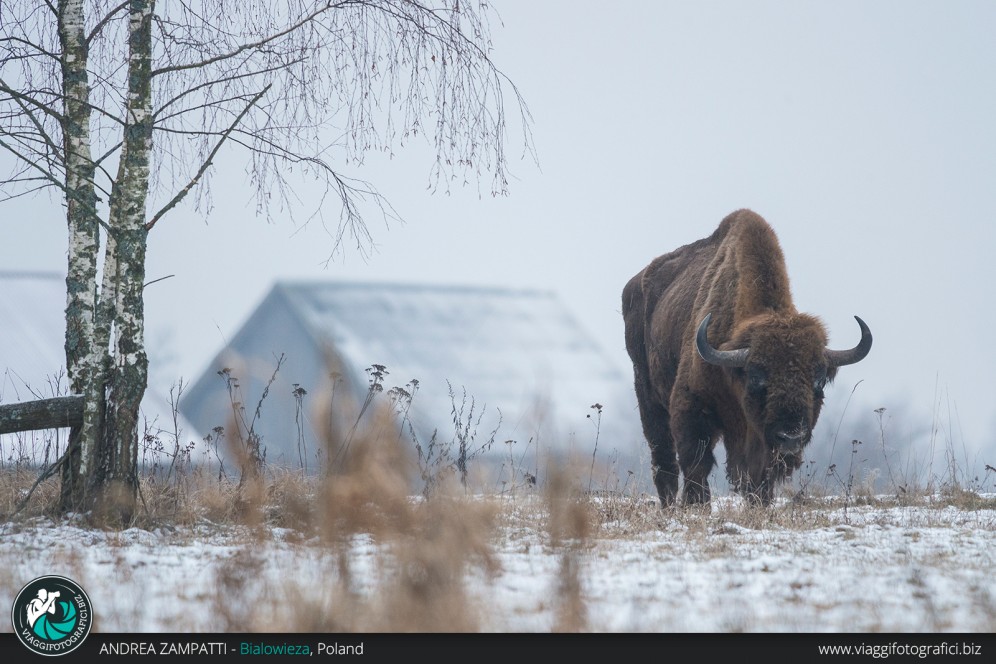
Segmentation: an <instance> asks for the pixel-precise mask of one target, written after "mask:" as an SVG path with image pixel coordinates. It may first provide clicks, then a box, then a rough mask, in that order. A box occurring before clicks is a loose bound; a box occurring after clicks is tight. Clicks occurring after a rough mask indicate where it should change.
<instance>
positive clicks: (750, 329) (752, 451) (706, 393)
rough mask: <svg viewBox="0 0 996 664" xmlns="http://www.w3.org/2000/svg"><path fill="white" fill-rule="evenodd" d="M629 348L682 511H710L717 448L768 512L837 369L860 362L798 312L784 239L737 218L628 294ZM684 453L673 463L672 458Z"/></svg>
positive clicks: (666, 498) (665, 492) (664, 494)
mask: <svg viewBox="0 0 996 664" xmlns="http://www.w3.org/2000/svg"><path fill="white" fill-rule="evenodd" d="M622 299H623V317H624V318H625V327H626V350H627V351H628V352H629V356H630V358H631V359H632V360H633V372H634V378H635V385H636V396H637V402H638V404H639V408H640V419H641V420H642V423H643V431H644V434H645V435H646V438H647V442H648V443H649V445H650V454H651V462H652V464H653V477H654V484H655V485H656V486H657V493H658V495H659V496H660V500H661V504H662V505H665V506H667V505H673V504H674V502H675V499H676V495H677V492H678V473H679V468H680V472H681V473H682V474H683V475H684V478H685V481H684V488H683V491H682V496H683V502H684V503H685V504H693V503H706V502H708V501H709V482H708V476H709V472H710V471H711V470H712V468H713V466H714V465H715V462H716V461H715V458H714V457H713V452H712V451H713V448H714V447H715V446H716V443H717V442H718V441H719V439H720V438H722V439H723V443H724V444H725V446H726V457H727V464H726V474H727V477H728V478H729V480H730V483H731V485H732V486H733V487H734V488H735V489H736V490H737V491H738V492H739V493H741V494H742V495H745V496H747V497H748V499H750V500H751V501H752V502H759V503H761V504H763V505H767V504H768V503H770V502H771V498H772V492H773V490H774V487H775V486H776V485H777V483H778V482H780V481H781V480H784V479H785V478H787V477H789V476H790V475H791V474H792V471H793V470H795V469H796V468H798V467H799V466H800V464H801V463H802V450H803V447H804V446H805V445H806V444H807V443H808V442H809V439H810V438H811V437H812V432H813V426H814V425H815V424H816V420H817V418H818V417H819V414H820V408H821V407H822V405H823V388H824V386H825V385H826V384H827V382H829V381H831V380H833V378H834V376H835V374H836V373H837V368H838V367H841V366H843V365H845V364H853V363H855V362H859V361H860V360H862V359H863V358H864V357H865V356H866V355H867V354H868V351H869V350H870V349H871V345H872V336H871V332H870V331H869V329H868V326H867V325H865V323H864V321H862V320H861V319H860V318H858V317H857V316H855V319H856V320H857V321H858V325H859V326H860V327H861V341H860V342H858V345H857V346H855V347H854V348H852V349H851V350H829V349H827V333H826V329H825V328H824V326H823V323H822V322H821V321H820V320H819V319H818V318H816V317H814V316H810V315H807V314H801V313H799V312H798V311H796V308H795V305H794V304H793V303H792V295H791V292H790V291H789V280H788V274H787V272H786V270H785V259H784V256H783V255H782V250H781V247H780V246H779V244H778V238H777V237H776V236H775V233H774V231H773V230H772V229H771V227H770V226H769V225H768V224H767V222H766V221H765V220H764V219H762V218H761V217H760V216H759V215H757V214H755V213H754V212H752V211H750V210H738V211H736V212H734V213H733V214H731V215H729V216H728V217H726V218H725V219H724V220H723V221H722V223H721V224H720V225H719V228H717V229H716V231H715V232H714V233H713V234H712V235H711V236H710V237H708V238H705V239H703V240H699V241H697V242H693V243H691V244H689V245H686V246H684V247H681V248H679V249H676V250H674V251H672V252H671V253H669V254H664V255H663V256H660V257H658V258H656V259H654V260H653V261H651V263H650V264H649V265H648V266H647V267H645V268H644V269H643V270H641V271H640V272H639V273H638V274H636V275H635V276H634V277H633V278H632V279H630V280H629V283H627V284H626V287H625V288H624V289H623V298H622ZM676 455H677V458H676Z"/></svg>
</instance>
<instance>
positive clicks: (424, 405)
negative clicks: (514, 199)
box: [181, 281, 642, 454]
mask: <svg viewBox="0 0 996 664" xmlns="http://www.w3.org/2000/svg"><path fill="white" fill-rule="evenodd" d="M278 319H279V321H280V323H279V325H278V324H277V323H276V320H278ZM288 319H290V320H288ZM295 327H300V328H301V329H302V330H303V331H304V334H303V338H305V339H307V340H308V341H307V345H309V346H310V348H308V349H302V348H299V347H298V346H299V345H300V344H298V343H297V342H295V341H294V340H295V339H297V337H296V336H295V334H296V331H295ZM303 353H307V354H310V356H311V359H310V360H308V363H310V365H312V366H313V365H314V364H315V363H316V362H319V363H320V362H323V361H325V359H326V358H327V361H328V362H329V366H328V367H327V369H328V371H326V372H325V373H330V372H338V373H341V374H343V375H344V377H345V378H346V380H347V382H349V383H351V389H352V390H353V392H354V395H355V396H357V397H358V398H362V395H363V393H365V391H366V390H367V388H368V384H369V383H368V380H369V375H368V373H366V370H367V369H368V368H370V367H372V366H373V365H382V366H383V367H385V369H386V372H387V375H386V376H385V377H384V380H383V387H384V390H385V391H388V390H390V389H391V388H392V387H403V388H405V389H406V390H408V391H411V387H412V384H411V381H412V379H415V380H417V381H418V390H417V392H415V394H414V399H413V402H412V413H411V416H412V418H413V419H414V420H415V423H416V425H417V426H419V427H421V428H422V430H423V431H430V432H431V431H432V430H433V429H436V430H440V431H441V432H442V433H443V435H445V433H446V432H447V431H448V432H450V433H452V431H453V428H454V424H453V418H454V410H455V409H456V410H457V412H458V413H459V409H460V407H461V405H462V406H463V408H464V412H463V415H464V416H465V417H466V416H468V415H469V414H470V413H469V409H470V400H473V404H474V408H475V411H474V419H475V421H476V419H477V417H478V416H479V415H482V414H483V416H484V417H483V419H482V420H481V424H480V426H479V431H480V432H481V433H483V432H485V431H490V430H491V429H492V428H494V427H496V426H498V416H499V411H500V418H501V419H500V432H499V434H498V436H499V441H504V440H506V439H516V440H518V441H521V442H526V441H527V440H528V439H529V438H530V437H532V436H534V435H535V434H536V433H538V431H537V430H538V428H539V427H540V426H542V427H544V431H543V433H545V434H548V435H554V436H557V437H558V438H560V439H561V443H565V442H566V441H567V439H568V438H569V437H571V436H573V435H575V434H580V435H583V436H585V438H586V439H593V437H594V434H595V428H594V426H593V425H592V423H593V421H594V420H593V419H591V418H589V417H588V416H589V415H592V416H594V415H596V412H595V411H594V410H593V409H592V408H591V406H592V405H594V404H596V403H599V404H602V405H603V407H609V406H610V405H611V408H612V409H614V412H613V415H614V416H615V417H614V424H616V425H621V426H622V428H623V429H626V430H627V431H628V432H629V433H630V434H632V435H631V436H630V438H631V439H632V440H638V441H641V442H642V438H641V437H640V434H639V431H638V417H637V416H636V412H635V410H631V409H632V406H633V404H635V400H632V396H631V393H632V385H631V381H630V379H629V378H628V377H627V376H626V374H625V373H624V371H623V370H622V369H621V368H620V367H617V366H615V365H614V364H613V363H612V362H611V361H610V360H609V359H608V356H607V355H606V354H605V353H604V352H603V350H602V349H601V348H600V347H599V346H598V345H597V344H596V343H595V342H594V340H593V339H592V337H591V336H589V335H588V334H587V333H586V332H585V331H584V330H583V329H582V328H581V327H580V325H579V324H578V322H577V320H576V319H575V318H574V317H573V316H572V315H571V313H570V312H569V311H568V310H567V308H566V307H565V306H564V304H563V303H562V302H561V301H560V300H559V299H558V298H557V297H556V295H555V294H553V293H552V292H549V291H542V290H522V289H510V288H499V287H474V286H452V285H420V284H393V283H354V282H333V281H281V282H278V283H277V284H275V286H274V287H273V289H272V291H271V292H270V294H269V295H268V296H267V297H266V298H264V300H263V302H262V303H261V304H260V306H259V307H258V308H257V309H256V311H255V312H254V313H253V315H252V316H251V317H250V318H249V320H248V321H247V322H246V324H245V325H244V326H243V327H242V329H241V330H240V331H239V332H238V333H237V334H236V335H234V336H233V337H232V341H231V342H230V344H229V346H228V348H227V349H226V350H224V351H222V353H220V354H219V356H218V358H217V359H216V360H215V362H213V363H212V364H211V366H210V367H209V368H208V369H207V371H205V373H204V375H203V376H202V377H201V378H200V379H199V380H198V381H197V382H196V383H194V385H193V387H192V388H191V389H190V390H189V391H188V392H187V393H186V396H185V398H184V400H183V401H182V402H181V410H183V412H184V413H185V414H186V415H187V417H188V419H189V420H190V421H192V422H193V423H194V424H195V425H200V426H210V424H211V423H210V421H209V420H205V417H206V416H205V415H204V413H202V412H201V413H199V412H196V411H198V410H199V409H201V408H203V406H204V403H205V402H206V401H205V400H206V396H207V394H208V393H209V392H211V391H214V392H215V393H217V392H218V391H222V390H223V388H224V385H223V383H222V381H221V380H219V377H218V376H217V375H216V374H217V372H218V370H219V369H220V368H222V367H224V366H228V364H229V363H230V361H231V360H230V358H232V357H236V356H237V357H241V358H243V359H246V358H252V359H253V360H255V361H256V364H257V366H259V364H260V362H262V363H263V365H264V368H263V369H261V373H262V375H261V376H257V377H256V380H257V386H256V388H255V390H254V392H255V394H248V395H246V397H245V398H246V401H247V402H252V403H248V405H250V406H251V405H252V404H253V403H254V402H253V401H252V400H253V399H254V398H256V396H257V395H258V393H259V390H260V382H259V381H260V380H261V379H262V381H263V383H265V379H266V378H268V376H269V373H268V371H267V370H266V369H265V362H266V361H267V360H269V362H270V366H269V369H270V371H272V369H273V358H275V357H277V356H279V355H280V354H285V355H287V361H288V362H287V368H285V369H283V370H281V373H283V374H284V375H285V378H286V380H288V381H293V383H294V384H300V385H302V386H304V387H305V388H306V389H308V390H309V391H313V390H314V388H315V387H316V386H315V385H311V384H309V380H314V379H313V378H312V379H309V378H307V377H305V376H304V375H303V374H304V373H306V368H307V367H306V366H305V365H302V364H298V365H297V368H295V361H298V362H300V355H301V354H303ZM295 372H296V373H295ZM241 378H244V376H243V377H241ZM243 386H244V385H243ZM283 391H287V392H289V391H290V388H289V387H287V386H286V385H285V386H280V387H277V386H276V384H275V387H274V390H271V394H272V393H273V392H277V393H278V394H279V393H281V392H283ZM464 396H466V398H467V402H466V403H464V401H463V400H464ZM289 402H290V400H289V399H286V400H285V402H284V403H289ZM623 404H625V406H624V405H623ZM269 407H270V408H273V407H274V406H273V405H270V406H269ZM266 408H267V406H264V414H263V418H262V419H263V421H264V422H266V421H267V419H268V418H269V421H270V422H272V421H273V420H274V417H273V413H272V412H271V413H270V414H269V415H268V414H267V413H266ZM630 411H631V412H630ZM218 419H219V417H217V416H216V419H215V421H214V424H215V425H218V424H222V425H223V424H224V422H221V421H217V420H218ZM634 425H635V428H634ZM489 427H490V428H489ZM288 428H289V427H288ZM606 428H607V429H611V428H612V427H611V426H610V425H607V427H606ZM269 437H270V440H269V444H270V445H273V444H274V443H276V442H277V441H275V440H274V434H273V433H272V432H271V433H270V434H269ZM277 437H279V434H277ZM627 442H629V441H627ZM589 454H590V452H589Z"/></svg>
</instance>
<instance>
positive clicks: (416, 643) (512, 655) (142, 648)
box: [0, 632, 996, 664]
mask: <svg viewBox="0 0 996 664" xmlns="http://www.w3.org/2000/svg"><path fill="white" fill-rule="evenodd" d="M994 656H996V634H963V633H958V634H781V633H778V634H708V633H704V634H699V633H694V634H644V633H640V634H617V633H612V634H592V633H585V634H536V633H523V634H520V633H487V634H146V633H141V634H105V633H98V632H92V633H91V634H90V635H89V636H88V637H87V638H86V641H85V642H84V643H83V644H82V645H81V646H79V647H78V648H77V649H76V650H74V651H73V652H71V653H68V654H66V655H64V656H57V657H54V658H52V659H55V660H60V659H63V658H65V659H66V660H78V659H80V658H83V659H86V660H88V661H89V660H97V661H107V662H121V663H122V664H123V663H124V662H138V661H144V662H148V661H149V660H148V658H149V657H172V658H177V657H180V658H183V659H185V660H197V661H202V662H207V661H211V660H223V661H230V662H231V661H260V662H278V661H296V662H300V661H302V660H301V659H300V657H317V658H324V659H323V661H332V660H334V661H337V662H343V661H357V662H360V661H362V662H366V663H373V662H402V661H418V660H421V659H425V660H427V661H428V662H431V664H442V663H444V662H461V663H467V662H468V661H469V662H470V663H471V664H473V660H474V659H479V658H485V657H486V658H487V659H488V660H494V661H499V662H502V661H505V662H509V663H510V664H521V663H522V662H544V663H546V664H554V663H555V662H557V661H561V660H563V658H565V657H567V658H572V659H573V658H578V660H579V661H580V660H582V659H583V660H584V661H600V660H601V661H606V662H627V661H633V662H639V661H657V662H664V661H675V660H673V659H672V658H675V657H689V658H698V660H699V661H701V660H702V659H703V658H705V659H708V658H712V657H724V658H736V659H735V660H727V661H738V662H741V661H743V662H747V661H755V660H758V661H764V662H766V664H767V663H773V662H779V661H792V662H808V661H822V660H825V661H827V662H831V661H834V660H840V659H846V660H851V661H854V660H865V661H875V660H892V661H900V662H911V663H912V662H914V661H916V662H924V661H931V662H933V661H961V662H966V663H967V662H983V661H993V657H994ZM38 657H41V655H36V654H35V653H32V652H30V651H29V650H28V649H27V648H26V647H25V646H23V645H22V644H21V643H20V642H19V641H18V640H17V638H16V637H15V635H14V634H11V633H7V634H2V635H0V661H4V662H20V661H27V660H35V659H36V658H38ZM630 657H632V658H634V659H632V660H630V659H629V658H630ZM636 658H638V659H636ZM644 658H649V659H644ZM983 658H984V659H983ZM311 661H316V660H311Z"/></svg>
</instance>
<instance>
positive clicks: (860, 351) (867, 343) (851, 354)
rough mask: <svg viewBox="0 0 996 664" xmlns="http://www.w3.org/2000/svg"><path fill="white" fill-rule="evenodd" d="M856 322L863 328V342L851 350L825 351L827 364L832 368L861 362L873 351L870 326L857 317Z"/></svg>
mask: <svg viewBox="0 0 996 664" xmlns="http://www.w3.org/2000/svg"><path fill="white" fill-rule="evenodd" d="M854 320H856V321H858V326H859V327H860V328H861V341H859V342H858V345H857V346H855V347H854V348H851V349H850V350H830V349H829V348H827V349H826V350H825V351H823V352H824V355H825V356H826V358H827V364H828V365H829V366H830V367H831V368H836V367H842V366H845V365H847V364H854V363H855V362H860V361H861V360H863V359H865V356H866V355H868V351H870V350H871V347H872V333H871V330H869V329H868V326H867V325H865V322H864V321H863V320H861V319H860V318H858V317H857V316H855V317H854Z"/></svg>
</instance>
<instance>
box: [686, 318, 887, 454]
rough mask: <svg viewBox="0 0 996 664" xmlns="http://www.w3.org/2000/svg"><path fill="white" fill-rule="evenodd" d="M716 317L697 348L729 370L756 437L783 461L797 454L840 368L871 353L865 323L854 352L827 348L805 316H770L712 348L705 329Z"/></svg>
mask: <svg viewBox="0 0 996 664" xmlns="http://www.w3.org/2000/svg"><path fill="white" fill-rule="evenodd" d="M711 317H712V314H707V315H706V317H705V318H704V319H703V320H702V322H701V323H700V324H699V327H698V332H697V333H696V336H695V347H696V349H697V350H698V352H699V355H700V356H701V357H702V359H703V360H704V361H706V362H708V363H709V364H713V365H716V366H720V367H727V368H729V369H731V371H730V372H729V379H730V384H731V386H732V388H733V389H734V390H735V391H736V392H737V394H738V396H739V399H740V403H741V405H742V406H743V414H744V416H745V419H746V424H747V426H748V428H749V430H751V433H752V434H753V436H756V437H759V438H761V439H763V440H764V441H765V443H766V444H767V445H768V447H769V448H770V449H771V450H772V451H774V452H776V453H778V454H780V455H795V454H798V453H799V452H800V451H801V450H802V448H803V446H805V445H806V444H807V443H808V442H809V439H810V438H811V437H812V435H813V427H814V426H815V425H816V420H817V418H819V415H820V409H821V408H822V406H823V388H824V386H826V384H827V383H828V382H829V381H831V380H833V378H834V376H835V375H836V373H837V368H838V367H841V366H844V365H846V364H853V363H855V362H859V361H861V360H862V359H864V357H865V356H866V355H867V354H868V351H869V350H870V349H871V344H872V336H871V331H870V330H869V329H868V326H867V325H865V323H864V321H862V320H861V319H860V318H858V317H857V316H855V317H854V318H855V320H857V321H858V325H859V326H860V327H861V341H859V342H858V345H857V346H855V347H854V348H852V349H850V350H830V349H828V348H827V347H826V345H827V341H826V331H825V329H824V327H823V325H822V323H820V321H819V320H818V319H816V318H814V317H812V316H807V315H805V314H789V315H784V314H767V315H762V316H756V317H753V318H751V319H750V320H749V321H748V322H746V323H745V324H744V325H742V326H739V327H737V328H735V329H734V330H733V334H732V338H731V339H730V341H729V342H727V343H726V344H723V346H724V347H725V348H726V350H718V349H716V348H714V347H713V346H712V345H711V344H710V343H709V340H708V337H707V329H708V327H709V320H710V319H711Z"/></svg>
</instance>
